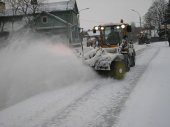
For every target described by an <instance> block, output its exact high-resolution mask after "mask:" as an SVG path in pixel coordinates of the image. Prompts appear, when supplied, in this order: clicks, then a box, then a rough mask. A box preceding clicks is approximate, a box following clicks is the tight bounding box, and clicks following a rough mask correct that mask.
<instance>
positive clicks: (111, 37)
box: [103, 26, 121, 45]
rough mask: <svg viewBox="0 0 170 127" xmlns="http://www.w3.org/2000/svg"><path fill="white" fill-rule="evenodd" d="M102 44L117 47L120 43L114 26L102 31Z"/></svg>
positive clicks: (118, 34) (118, 33)
mask: <svg viewBox="0 0 170 127" xmlns="http://www.w3.org/2000/svg"><path fill="white" fill-rule="evenodd" d="M103 32H104V33H103V36H104V43H106V44H110V45H117V44H119V43H120V40H121V37H120V32H119V31H118V29H117V28H116V27H114V26H107V27H105V28H104V31H103Z"/></svg>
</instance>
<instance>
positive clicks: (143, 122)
mask: <svg viewBox="0 0 170 127" xmlns="http://www.w3.org/2000/svg"><path fill="white" fill-rule="evenodd" d="M153 46H154V47H155V48H159V52H158V54H157V55H156V56H155V58H154V59H153V60H152V61H151V62H150V64H149V66H148V67H147V69H146V71H145V73H144V74H143V76H142V77H141V78H140V80H139V82H138V84H137V86H136V88H135V89H134V91H133V92H132V93H131V95H130V97H129V99H128V101H127V102H126V104H125V106H124V109H123V111H122V113H121V114H120V118H119V122H118V124H117V127H170V121H169V118H170V98H169V96H170V78H169V75H170V68H169V65H170V56H169V54H170V48H169V47H168V46H167V44H166V43H156V44H154V45H153Z"/></svg>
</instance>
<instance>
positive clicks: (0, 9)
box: [0, 0, 5, 13]
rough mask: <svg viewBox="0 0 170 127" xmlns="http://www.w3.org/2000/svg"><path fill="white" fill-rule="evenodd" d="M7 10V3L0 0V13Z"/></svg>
mask: <svg viewBox="0 0 170 127" xmlns="http://www.w3.org/2000/svg"><path fill="white" fill-rule="evenodd" d="M4 11H5V3H4V2H2V1H1V0H0V13H3V12H4Z"/></svg>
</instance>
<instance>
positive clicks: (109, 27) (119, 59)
mask: <svg viewBox="0 0 170 127" xmlns="http://www.w3.org/2000/svg"><path fill="white" fill-rule="evenodd" d="M96 31H100V37H99V38H98V39H97V41H98V42H97V44H98V46H96V48H93V49H92V50H90V51H88V52H86V53H85V54H84V61H85V63H86V64H88V65H89V66H91V67H93V68H94V69H95V70H96V71H98V72H100V73H102V72H103V73H104V74H105V73H106V72H107V74H109V76H111V77H113V78H115V79H119V80H120V79H123V78H124V76H125V73H126V72H127V71H129V70H130V67H132V66H135V50H134V47H133V44H132V42H131V43H130V42H129V40H128V33H129V32H131V26H130V25H128V24H125V23H117V24H113V23H112V24H105V25H100V26H95V27H94V28H93V32H94V33H95V32H96Z"/></svg>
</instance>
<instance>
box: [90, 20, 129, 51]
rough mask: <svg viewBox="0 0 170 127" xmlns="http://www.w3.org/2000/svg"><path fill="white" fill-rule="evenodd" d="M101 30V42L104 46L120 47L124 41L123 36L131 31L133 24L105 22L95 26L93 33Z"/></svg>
mask: <svg viewBox="0 0 170 127" xmlns="http://www.w3.org/2000/svg"><path fill="white" fill-rule="evenodd" d="M96 31H100V39H98V40H99V43H100V46H101V47H102V48H113V47H118V46H119V45H120V44H121V43H122V39H123V37H124V36H125V35H126V36H127V35H128V32H131V26H130V25H128V24H125V23H117V24H113V23H112V24H105V25H99V26H95V27H94V28H93V33H96Z"/></svg>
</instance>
